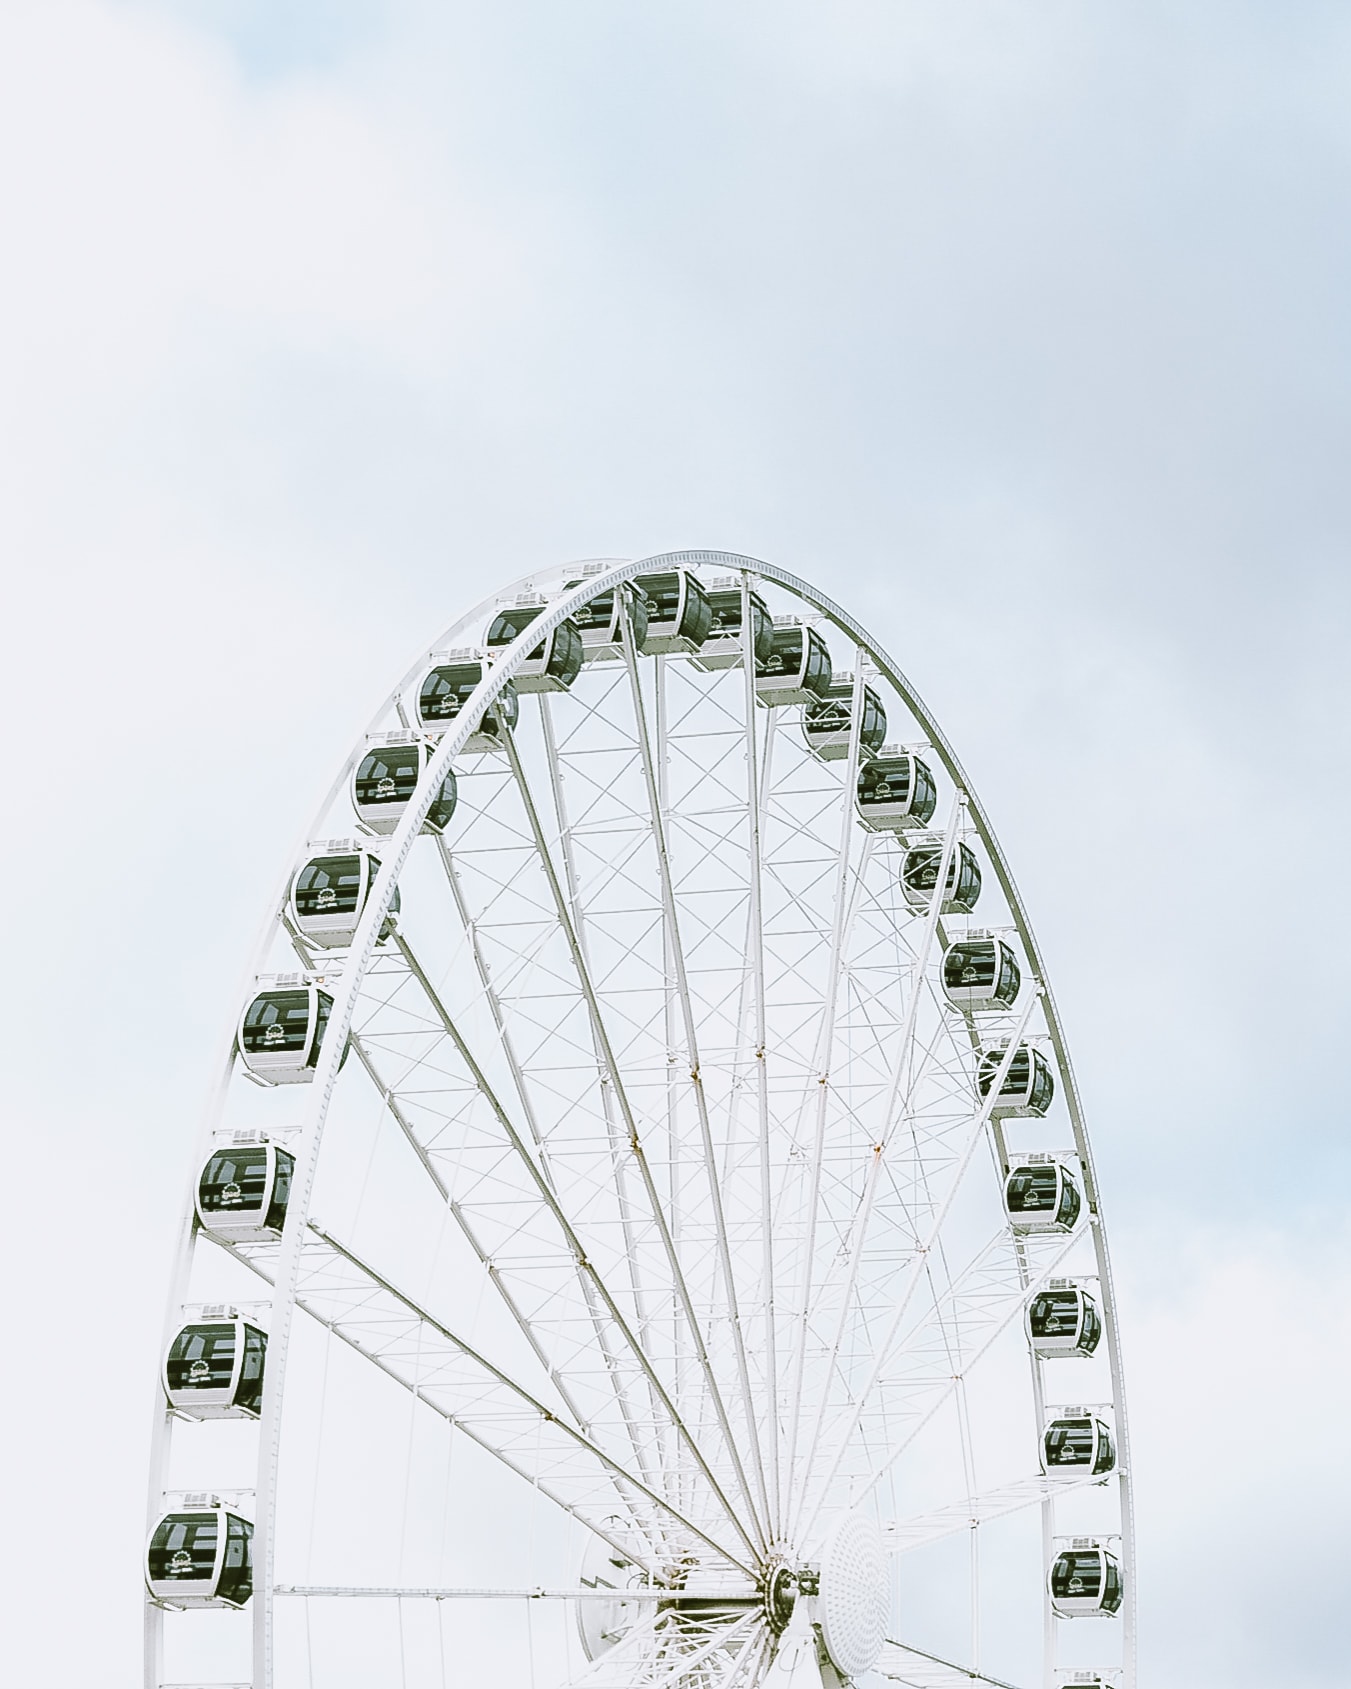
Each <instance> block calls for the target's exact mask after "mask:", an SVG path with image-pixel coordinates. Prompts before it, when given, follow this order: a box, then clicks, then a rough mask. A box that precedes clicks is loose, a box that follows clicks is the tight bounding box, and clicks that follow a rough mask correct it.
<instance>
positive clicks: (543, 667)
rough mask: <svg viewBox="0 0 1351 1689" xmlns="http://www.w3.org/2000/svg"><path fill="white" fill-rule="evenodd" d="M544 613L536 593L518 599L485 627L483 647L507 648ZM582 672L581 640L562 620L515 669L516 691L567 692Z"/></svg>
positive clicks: (574, 630)
mask: <svg viewBox="0 0 1351 1689" xmlns="http://www.w3.org/2000/svg"><path fill="white" fill-rule="evenodd" d="M543 613H544V599H543V598H542V597H540V595H539V594H538V593H529V594H527V595H525V596H524V597H521V598H518V599H517V600H516V602H515V603H514V604H512V605H509V606H508V607H507V608H506V609H503V610H499V611H498V612H497V614H496V615H495V616H494V617H493V619H492V621H491V622H490V623H489V624H488V637H487V638H486V639H485V640H484V644H485V645H486V646H487V647H488V648H489V650H491V651H497V650H500V649H501V648H502V647H503V646H504V645H510V644H511V642H512V640H513V639H515V638H516V636H517V634H519V633H522V632H523V631H524V630H525V629H526V628H528V627H529V626H530V624H531V622H533V621H536V620H537V619H538V618H539V617H540V616H541V615H542V614H543ZM581 672H582V636H581V634H580V633H578V631H577V626H576V624H575V623H574V622H572V621H570V620H568V619H567V618H566V617H565V618H564V619H563V620H562V621H561V622H560V623H559V624H558V626H557V627H556V628H555V629H554V631H553V632H552V633H550V634H546V635H545V637H544V638H543V639H542V640H541V641H540V642H539V644H538V645H536V646H535V647H534V649H533V650H532V651H531V652H530V654H529V656H528V657H527V658H526V659H525V661H524V662H523V663H522V664H521V666H520V668H518V669H517V671H516V674H515V676H514V679H515V684H516V690H517V691H518V692H566V691H567V689H568V687H569V686H571V685H572V683H573V681H574V680H576V678H577V676H578V675H579V674H580V673H581Z"/></svg>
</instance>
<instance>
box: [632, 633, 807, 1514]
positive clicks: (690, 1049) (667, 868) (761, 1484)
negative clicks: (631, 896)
mask: <svg viewBox="0 0 1351 1689" xmlns="http://www.w3.org/2000/svg"><path fill="white" fill-rule="evenodd" d="M621 626H622V635H623V643H624V665H625V668H626V669H627V671H628V676H629V687H630V692H631V697H632V704H633V713H634V719H635V721H636V724H637V735H638V746H639V751H640V754H641V757H642V764H643V776H644V784H645V786H646V789H647V796H648V805H649V812H650V813H649V817H648V819H649V823H650V825H651V828H652V834H653V839H654V842H655V844H656V853H657V872H658V878H659V881H660V887H661V900H662V909H663V914H664V917H665V924H666V934H667V947H668V954H669V958H670V963H671V967H672V971H673V973H674V976H675V989H676V996H677V998H678V1000H679V1004H680V1015H681V1020H682V1030H683V1032H684V1037H685V1056H686V1064H687V1068H688V1071H689V1076H690V1090H691V1093H692V1095H693V1099H694V1106H695V1111H696V1115H697V1117H698V1121H699V1147H700V1153H701V1155H702V1159H703V1166H704V1173H705V1178H706V1180H707V1186H708V1199H709V1208H710V1212H711V1215H712V1220H713V1231H714V1236H715V1239H716V1248H717V1256H718V1264H719V1268H720V1270H721V1274H722V1282H723V1295H724V1296H725V1298H726V1310H725V1311H726V1315H727V1319H728V1321H729V1324H730V1327H731V1334H732V1344H733V1348H734V1351H735V1354H736V1368H737V1377H738V1381H739V1383H740V1386H741V1395H742V1407H743V1413H744V1419H745V1425H746V1435H747V1440H748V1443H749V1453H750V1459H751V1462H752V1467H753V1470H754V1473H755V1479H756V1492H757V1496H758V1499H759V1504H760V1511H759V1514H758V1516H757V1528H758V1529H759V1532H760V1534H761V1536H762V1538H763V1537H765V1536H766V1535H767V1527H768V1526H769V1524H770V1521H771V1518H772V1515H771V1511H770V1498H769V1493H768V1490H767V1488H766V1483H765V1462H764V1456H763V1451H762V1448H761V1443H760V1427H759V1422H758V1419H757V1416H756V1412H755V1403H754V1398H753V1395H752V1391H751V1379H750V1368H749V1366H748V1363H747V1359H746V1341H745V1333H744V1331H743V1329H742V1324H741V1309H740V1305H739V1301H738V1297H737V1287H736V1274H735V1272H734V1270H733V1266H732V1252H731V1244H730V1241H729V1237H728V1231H727V1215H726V1212H725V1211H724V1208H723V1201H722V1190H721V1186H720V1184H719V1181H718V1166H717V1152H716V1150H715V1147H714V1142H713V1128H712V1124H711V1122H710V1120H709V1112H708V1097H707V1094H706V1092H705V1090H704V1081H703V1073H702V1062H701V1060H700V1054H699V1038H698V1031H697V1029H696V1026H695V1017H694V1008H693V1003H692V1000H691V993H690V982H689V976H688V974H687V972H686V967H685V947H684V941H683V939H682V936H681V931H680V921H679V917H678V914H677V909H676V898H675V892H674V889H673V886H672V881H671V858H670V853H669V851H668V849H667V841H666V822H665V817H664V815H663V813H662V803H661V799H660V794H659V792H658V784H657V770H656V766H655V761H654V758H653V752H652V741H651V736H650V735H649V733H648V727H647V712H646V710H645V709H644V707H643V693H642V682H641V680H640V677H639V674H638V663H637V657H636V653H635V650H634V644H633V626H632V623H631V622H630V621H629V619H628V618H627V617H625V618H624V619H623V621H622V624H621ZM672 1159H673V1160H674V1146H672ZM697 1341H699V1342H700V1343H702V1338H698V1339H697ZM699 1358H700V1362H701V1365H705V1366H706V1367H707V1368H708V1371H709V1374H710V1376H711V1372H712V1367H711V1362H709V1361H708V1359H707V1356H706V1353H701V1354H700V1357H699ZM712 1400H713V1405H714V1411H715V1412H716V1413H717V1414H718V1416H719V1422H720V1425H721V1429H722V1434H723V1437H724V1440H725V1441H726V1444H727V1447H728V1450H729V1451H730V1453H731V1455H732V1458H733V1460H734V1461H735V1463H736V1466H737V1472H738V1480H739V1483H740V1485H741V1488H742V1492H743V1494H744V1495H745V1496H746V1498H747V1501H748V1502H751V1504H752V1506H753V1505H754V1503H753V1502H752V1498H751V1494H750V1485H749V1483H748V1481H747V1478H746V1473H745V1469H744V1465H743V1462H742V1458H741V1453H740V1450H739V1448H738V1447H737V1442H736V1438H735V1437H734V1435H733V1433H732V1427H731V1425H730V1423H728V1422H727V1418H726V1408H725V1407H724V1405H723V1401H722V1396H721V1393H720V1392H718V1393H716V1394H713V1396H712ZM770 1434H771V1436H773V1435H774V1434H775V1433H774V1427H773V1425H772V1424H771V1427H770Z"/></svg>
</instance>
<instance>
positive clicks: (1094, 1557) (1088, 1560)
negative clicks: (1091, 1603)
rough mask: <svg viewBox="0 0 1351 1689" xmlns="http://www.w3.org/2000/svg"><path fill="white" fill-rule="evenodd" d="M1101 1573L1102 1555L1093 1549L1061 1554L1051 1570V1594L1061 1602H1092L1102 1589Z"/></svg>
mask: <svg viewBox="0 0 1351 1689" xmlns="http://www.w3.org/2000/svg"><path fill="white" fill-rule="evenodd" d="M1102 1572H1103V1566H1102V1555H1101V1554H1100V1552H1099V1551H1098V1550H1097V1549H1095V1548H1087V1549H1080V1550H1072V1551H1071V1552H1069V1553H1066V1554H1061V1555H1059V1556H1058V1557H1057V1559H1056V1563H1055V1565H1054V1566H1053V1567H1052V1569H1051V1593H1052V1595H1054V1596H1055V1597H1056V1598H1057V1599H1058V1600H1061V1601H1063V1600H1066V1599H1068V1598H1073V1597H1078V1598H1081V1599H1087V1600H1092V1599H1093V1598H1094V1597H1095V1596H1096V1595H1097V1594H1098V1592H1099V1591H1100V1590H1101V1589H1102Z"/></svg>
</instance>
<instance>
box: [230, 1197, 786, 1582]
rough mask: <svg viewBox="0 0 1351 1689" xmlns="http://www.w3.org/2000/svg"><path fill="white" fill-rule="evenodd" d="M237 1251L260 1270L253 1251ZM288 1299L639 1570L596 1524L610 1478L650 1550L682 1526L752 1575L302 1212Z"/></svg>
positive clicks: (605, 1507) (665, 1551) (668, 1548)
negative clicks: (301, 1246)
mask: <svg viewBox="0 0 1351 1689" xmlns="http://www.w3.org/2000/svg"><path fill="white" fill-rule="evenodd" d="M236 1253H240V1254H241V1258H242V1259H244V1260H245V1261H246V1263H247V1264H248V1265H249V1266H250V1267H251V1268H252V1269H253V1271H254V1272H255V1273H257V1274H258V1275H259V1277H261V1278H264V1279H266V1280H267V1281H268V1282H271V1274H270V1273H269V1271H268V1268H267V1265H266V1264H265V1263H264V1262H263V1261H262V1260H260V1259H259V1258H258V1257H256V1256H255V1257H253V1258H250V1257H249V1256H247V1255H243V1254H242V1252H236ZM296 1306H297V1307H299V1308H302V1309H303V1310H304V1312H306V1313H307V1314H309V1315H310V1317H311V1318H313V1319H314V1320H316V1321H317V1322H318V1323H319V1324H320V1325H322V1326H324V1327H325V1328H326V1329H327V1330H328V1331H330V1332H331V1333H332V1334H333V1335H334V1336H335V1337H337V1338H339V1339H341V1340H342V1341H343V1342H344V1343H346V1344H347V1345H348V1346H349V1347H350V1348H352V1349H354V1350H355V1351H356V1352H357V1353H358V1354H360V1355H361V1356H362V1357H363V1359H365V1360H367V1361H369V1362H370V1364H371V1365H372V1366H374V1367H376V1368H378V1370H380V1371H381V1372H383V1373H385V1374H386V1375H387V1376H388V1377H390V1378H392V1379H393V1380H394V1381H395V1382H396V1383H398V1384H401V1385H402V1386H403V1387H404V1388H405V1389H407V1390H409V1391H411V1392H412V1393H413V1394H414V1395H415V1396H416V1398H417V1399H418V1400H419V1401H420V1402H422V1403H424V1404H425V1405H426V1406H427V1407H429V1408H431V1409H432V1410H433V1411H434V1412H436V1413H438V1414H440V1415H441V1417H442V1418H444V1419H446V1420H447V1421H449V1422H450V1423H451V1424H453V1425H454V1426H455V1427H456V1428H457V1429H459V1430H461V1431H463V1432H464V1433H465V1434H466V1435H468V1436H469V1437H470V1438H471V1439H472V1440H473V1441H474V1442H476V1443H478V1445H479V1446H480V1447H481V1448H483V1449H485V1450H487V1451H488V1452H489V1453H490V1454H493V1455H495V1456H496V1457H497V1459H499V1460H500V1461H501V1462H502V1463H503V1464H504V1465H506V1466H507V1467H509V1468H510V1470H511V1471H513V1472H515V1473H516V1474H517V1475H518V1476H519V1477H521V1478H523V1479H524V1480H525V1481H526V1482H527V1483H528V1484H530V1485H531V1486H532V1487H533V1488H537V1489H538V1490H539V1491H540V1493H541V1494H542V1495H545V1496H547V1497H548V1498H549V1499H550V1500H551V1501H554V1502H555V1503H556V1504H557V1505H559V1506H560V1507H562V1508H564V1509H565V1511H567V1512H569V1513H571V1514H572V1515H573V1516H574V1517H575V1518H577V1519H579V1520H580V1521H581V1522H582V1523H584V1524H585V1525H586V1526H587V1528H588V1529H589V1530H591V1531H593V1532H595V1534H596V1535H598V1536H600V1537H602V1538H603V1539H604V1540H605V1541H607V1542H609V1543H610V1544H611V1545H612V1546H613V1547H615V1548H616V1549H617V1550H618V1551H619V1552H621V1553H623V1554H624V1555H625V1556H626V1558H629V1559H633V1560H635V1561H636V1562H637V1563H638V1564H640V1565H642V1569H643V1570H644V1571H645V1572H646V1573H647V1574H648V1575H649V1576H656V1575H657V1573H658V1570H659V1566H658V1565H657V1564H655V1563H653V1562H652V1561H650V1560H649V1561H648V1562H646V1563H644V1561H643V1557H642V1552H641V1550H638V1549H636V1548H635V1547H634V1545H632V1544H631V1543H628V1542H627V1541H620V1540H619V1539H618V1538H616V1537H615V1536H614V1535H613V1534H612V1533H611V1532H610V1531H609V1530H608V1529H607V1526H606V1521H607V1519H608V1518H609V1517H610V1514H611V1513H612V1511H613V1508H614V1504H615V1496H614V1493H613V1488H614V1481H615V1480H618V1482H619V1484H620V1485H621V1486H622V1494H623V1496H624V1499H625V1501H626V1503H627V1506H626V1512H627V1513H628V1515H629V1517H630V1518H631V1520H632V1522H633V1525H634V1528H635V1529H637V1530H639V1531H640V1532H641V1533H642V1535H643V1537H644V1538H645V1540H647V1541H648V1542H649V1543H650V1544H651V1545H652V1550H653V1551H656V1550H658V1549H659V1550H660V1552H661V1554H662V1555H663V1556H667V1555H669V1554H670V1553H671V1552H672V1551H673V1550H674V1551H675V1552H679V1550H678V1548H676V1545H675V1544H673V1543H672V1541H671V1540H670V1536H671V1530H672V1528H674V1530H675V1533H676V1542H677V1543H678V1542H679V1541H680V1540H681V1539H682V1538H683V1539H684V1540H685V1541H686V1542H687V1543H688V1542H690V1541H698V1542H702V1543H703V1544H704V1545H705V1547H707V1548H710V1549H712V1550H713V1552H714V1554H715V1555H716V1556H717V1557H718V1559H719V1560H721V1561H724V1562H726V1563H727V1564H728V1565H729V1566H732V1567H735V1568H736V1569H737V1570H739V1571H742V1572H744V1573H745V1574H746V1575H747V1576H748V1577H751V1578H753V1577H754V1572H753V1571H752V1569H751V1566H750V1565H747V1564H746V1563H745V1562H744V1561H743V1560H742V1559H740V1558H739V1551H738V1550H729V1549H728V1548H726V1547H725V1546H724V1545H723V1544H722V1543H721V1542H720V1541H719V1540H718V1538H717V1537H715V1536H714V1535H713V1534H712V1530H711V1528H710V1527H709V1526H707V1525H705V1524H702V1523H700V1522H699V1521H698V1520H696V1519H692V1518H690V1517H688V1516H687V1515H686V1514H685V1513H683V1512H682V1511H681V1510H680V1509H679V1508H677V1507H676V1506H674V1505H673V1504H672V1502H671V1501H670V1500H669V1499H668V1498H667V1497H666V1496H663V1495H662V1494H660V1493H659V1492H658V1491H656V1490H655V1489H652V1488H650V1487H649V1486H648V1485H646V1484H645V1483H644V1482H643V1481H642V1479H641V1478H640V1477H639V1476H638V1475H637V1474H636V1473H634V1472H631V1471H630V1470H628V1468H627V1467H626V1466H625V1465H624V1464H623V1462H622V1461H621V1460H619V1459H618V1458H617V1457H616V1456H614V1455H613V1454H611V1453H610V1452H609V1451H607V1450H606V1449H605V1448H603V1447H602V1446H601V1445H600V1444H599V1443H598V1442H596V1441H595V1440H594V1439H593V1438H592V1437H590V1436H588V1435H587V1434H586V1433H585V1432H584V1431H582V1430H581V1429H579V1428H578V1427H576V1426H574V1425H572V1424H571V1423H570V1421H569V1420H568V1419H567V1418H566V1417H565V1416H564V1415H562V1414H560V1413H558V1412H557V1411H556V1410H555V1409H554V1408H551V1407H550V1406H549V1405H548V1404H547V1403H545V1402H543V1401H541V1400H540V1399H539V1398H538V1397H537V1396H536V1395H535V1394H534V1393H533V1391H531V1390H530V1389H528V1388H527V1387H526V1386H525V1385H523V1384H521V1383H520V1382H518V1381H517V1380H516V1379H514V1378H512V1377H511V1376H510V1374H508V1373H507V1372H506V1371H505V1370H504V1369H503V1368H501V1367H499V1366H497V1365H496V1364H495V1363H494V1362H493V1361H491V1360H489V1359H488V1358H487V1357H486V1356H485V1355H483V1354H481V1353H480V1352H479V1350H478V1349H477V1348H476V1347H475V1346H474V1345H473V1344H471V1343H469V1342H468V1341H467V1339H465V1338H463V1337H461V1336H459V1335H458V1334H457V1333H456V1332H454V1331H453V1330H451V1329H450V1328H449V1327H447V1326H446V1325H444V1324H443V1323H442V1322H441V1321H440V1320H438V1319H437V1318H436V1317H435V1316H434V1315H433V1314H431V1313H430V1312H428V1310H426V1309H425V1308H423V1307H422V1306H421V1305H420V1304H419V1303H418V1302H417V1301H415V1300H414V1299H413V1298H412V1297H410V1296H408V1295H406V1294H405V1293H404V1292H403V1291H402V1290H400V1289H398V1288H397V1287H396V1286H395V1285H394V1284H392V1283H391V1282H390V1281H389V1280H388V1279H386V1278H385V1277H384V1276H383V1275H381V1274H380V1273H379V1272H377V1271H376V1269H375V1268H374V1267H372V1266H370V1265H369V1264H368V1263H367V1262H365V1261H364V1260H363V1259H362V1258H361V1257H360V1256H359V1255H357V1254H356V1253H355V1251H353V1250H351V1249H349V1248H348V1247H347V1246H346V1245H345V1244H344V1243H342V1242H341V1241H340V1240H339V1239H337V1238H336V1237H334V1236H333V1235H332V1234H331V1233H329V1232H328V1231H326V1230H325V1229H324V1228H323V1227H321V1226H319V1225H318V1224H316V1223H315V1222H313V1221H311V1223H310V1225H309V1228H308V1233H307V1240H306V1247H305V1250H304V1253H303V1257H302V1268H301V1274H300V1281H299V1288H298V1290H297V1294H296Z"/></svg>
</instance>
